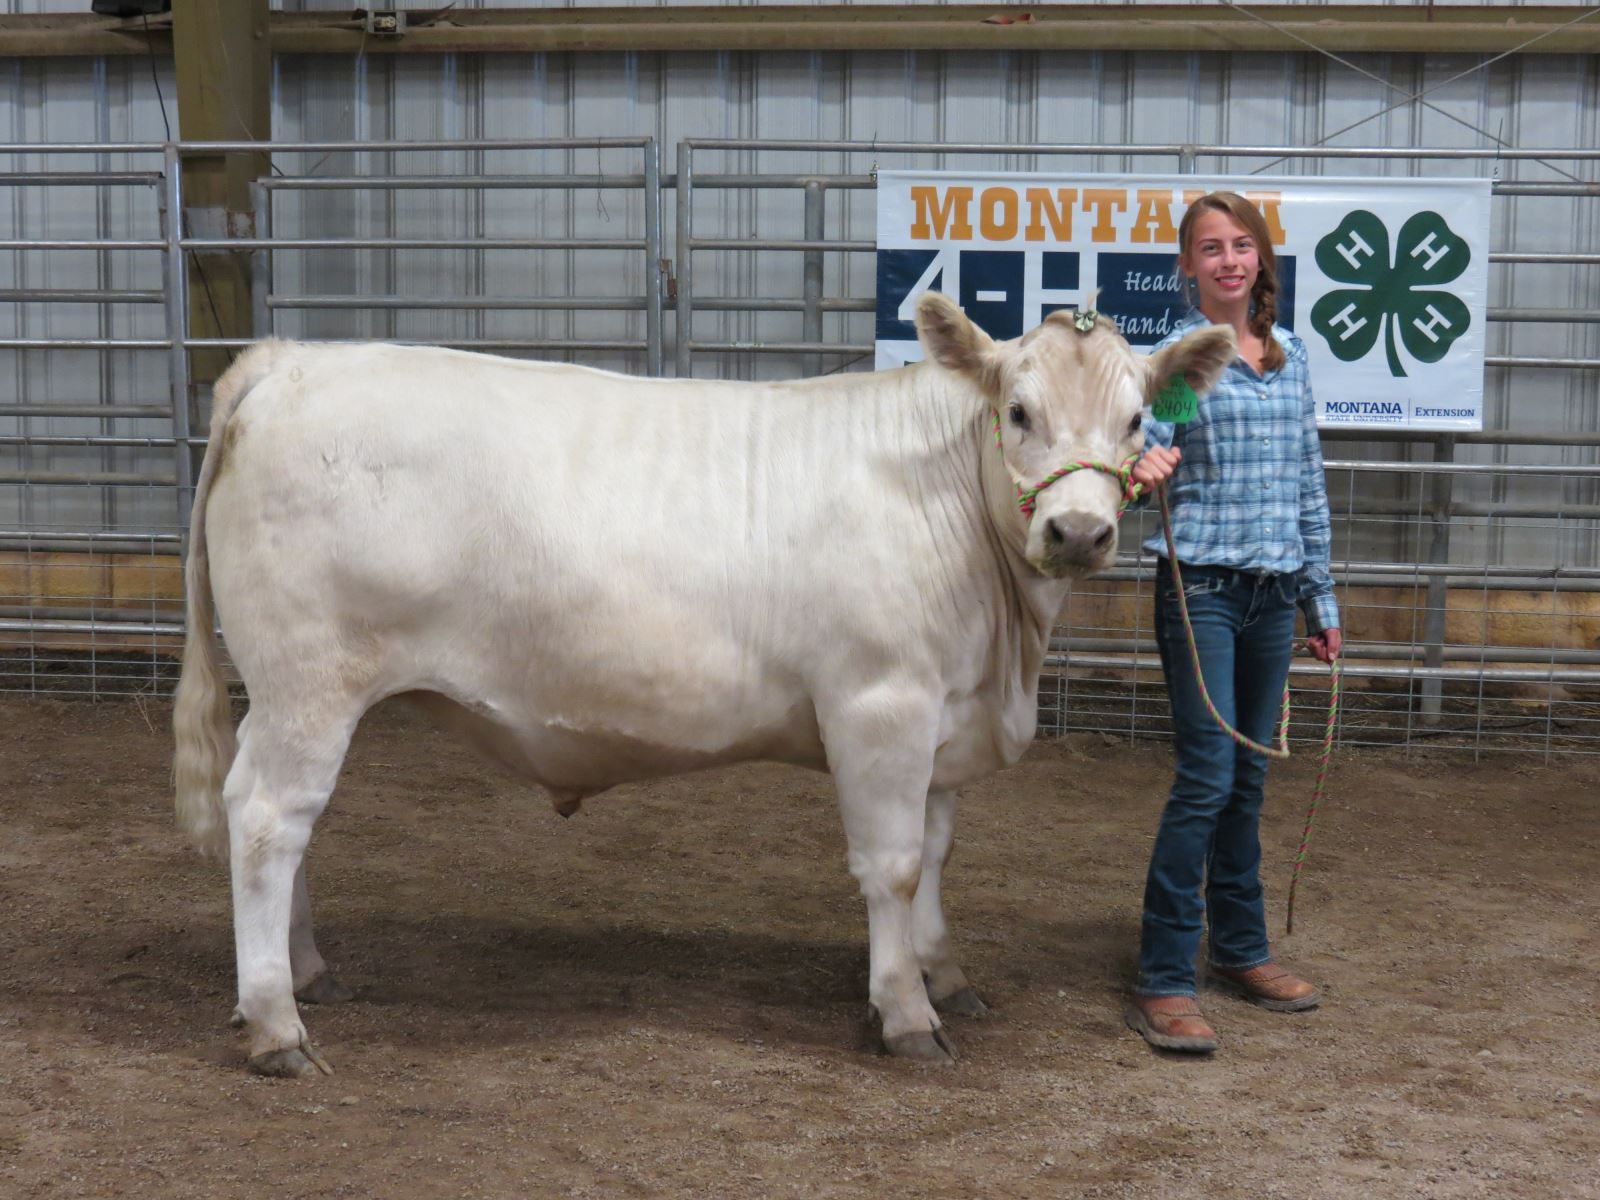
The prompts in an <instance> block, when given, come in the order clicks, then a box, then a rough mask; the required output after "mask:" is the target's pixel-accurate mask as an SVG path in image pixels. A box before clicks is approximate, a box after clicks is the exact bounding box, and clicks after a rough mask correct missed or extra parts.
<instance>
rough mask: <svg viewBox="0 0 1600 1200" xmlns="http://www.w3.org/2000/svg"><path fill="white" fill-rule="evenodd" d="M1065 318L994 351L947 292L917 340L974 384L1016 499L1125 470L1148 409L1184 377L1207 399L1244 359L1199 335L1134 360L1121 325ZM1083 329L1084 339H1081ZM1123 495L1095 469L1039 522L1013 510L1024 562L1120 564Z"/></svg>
mask: <svg viewBox="0 0 1600 1200" xmlns="http://www.w3.org/2000/svg"><path fill="white" fill-rule="evenodd" d="M1075 316H1076V314H1074V313H1070V312H1055V313H1051V314H1050V316H1049V317H1047V318H1046V319H1045V321H1044V323H1043V324H1041V325H1039V326H1038V327H1037V328H1035V329H1033V330H1031V331H1030V332H1028V333H1026V334H1024V335H1023V336H1022V337H1020V338H1017V339H1015V340H1014V341H1009V342H996V341H994V340H993V339H991V338H990V337H989V335H988V334H986V333H984V332H983V330H981V329H979V328H978V327H977V326H976V325H974V324H973V323H972V322H971V321H969V320H967V317H966V314H964V313H963V312H962V311H961V309H960V308H959V307H957V305H956V303H955V302H954V301H953V300H951V299H950V298H949V297H947V296H944V295H941V294H940V293H938V292H928V293H926V294H924V295H923V296H922V297H921V299H920V300H919V301H918V302H917V336H918V337H919V338H920V339H921V341H922V345H923V348H924V349H925V350H926V351H927V355H928V357H929V358H930V359H932V360H933V361H934V362H936V363H938V364H939V365H940V366H941V367H943V368H944V369H945V370H947V371H954V372H956V373H957V374H960V375H962V376H964V377H966V378H967V379H968V380H970V381H971V382H972V383H973V384H975V385H976V386H977V387H978V388H979V390H980V391H982V393H983V394H984V396H985V397H986V398H987V400H988V404H989V408H990V417H989V418H986V420H987V421H988V423H989V425H990V427H991V429H992V424H993V417H995V416H998V418H999V422H1000V448H999V449H998V450H995V449H994V439H993V436H992V434H990V435H989V436H988V439H987V440H988V445H987V447H986V451H985V452H986V453H990V454H993V455H994V456H995V457H996V458H1000V459H1003V460H1004V464H1005V468H1006V472H1008V473H1009V475H1010V478H1011V481H1012V482H1014V483H1015V485H1016V487H1017V488H1021V489H1031V488H1035V487H1037V486H1038V485H1039V484H1040V483H1043V482H1045V481H1046V480H1048V479H1049V478H1050V477H1051V476H1052V475H1055V474H1056V473H1057V472H1059V471H1060V470H1061V469H1062V468H1063V467H1067V466H1070V465H1072V464H1074V463H1080V462H1087V463H1099V464H1103V465H1105V466H1107V467H1110V468H1112V469H1113V470H1115V469H1116V468H1119V467H1121V466H1122V465H1123V464H1124V463H1126V462H1127V461H1128V460H1129V459H1130V458H1132V457H1133V456H1134V455H1136V454H1138V453H1139V452H1140V451H1141V450H1142V449H1143V448H1144V434H1143V431H1142V428H1141V422H1142V416H1143V412H1144V408H1145V406H1146V405H1147V404H1149V403H1150V401H1151V399H1152V397H1153V396H1154V395H1155V393H1156V392H1157V391H1158V390H1160V389H1161V388H1162V387H1163V386H1164V385H1165V384H1166V383H1167V382H1168V381H1169V380H1171V379H1172V378H1173V377H1174V376H1179V375H1181V376H1183V377H1184V378H1185V379H1186V380H1187V381H1188V383H1189V386H1190V387H1192V388H1194V390H1195V392H1196V393H1197V394H1204V393H1205V392H1207V391H1209V390H1210V389H1211V388H1212V387H1213V386H1214V385H1215V384H1216V381H1217V379H1218V378H1219V377H1220V376H1221V375H1222V372H1223V370H1224V369H1225V368H1226V367H1227V365H1228V363H1229V362H1231V361H1232V360H1233V356H1234V333H1233V330H1232V329H1230V328H1228V327H1227V326H1223V325H1212V326H1208V327H1206V328H1203V329H1197V330H1195V332H1193V333H1191V334H1189V335H1188V336H1187V337H1185V338H1184V339H1183V340H1182V341H1180V342H1177V343H1175V344H1174V345H1171V346H1168V347H1167V348H1166V349H1164V350H1162V351H1160V352H1158V353H1156V354H1153V355H1150V356H1149V357H1145V356H1142V355H1138V354H1135V353H1134V352H1133V350H1132V349H1131V348H1130V347H1129V345H1128V343H1127V342H1126V341H1125V340H1123V337H1122V335H1121V334H1120V333H1118V332H1117V327H1116V324H1115V322H1113V321H1112V320H1111V319H1110V318H1108V317H1103V316H1102V317H1100V318H1099V319H1097V320H1095V321H1093V322H1092V323H1090V322H1088V321H1078V322H1075V321H1074V318H1075ZM1080 326H1085V328H1080ZM1122 494H1123V484H1122V482H1121V481H1120V480H1119V479H1118V477H1117V476H1116V475H1115V474H1114V473H1108V472H1106V471H1101V470H1094V469H1087V470H1075V471H1072V472H1070V473H1068V474H1065V475H1062V476H1060V477H1059V478H1058V479H1056V480H1055V482H1053V483H1051V484H1050V485H1049V486H1048V487H1046V488H1045V489H1044V490H1043V491H1042V492H1039V493H1038V495H1037V496H1036V497H1033V499H1032V514H1031V515H1029V514H1028V513H1026V512H1025V511H1023V508H1022V507H1021V506H1019V505H1018V504H1017V503H1016V500H1015V496H1016V490H1015V489H1012V490H1011V491H1010V492H1009V493H1008V495H1007V498H1006V502H1007V504H1008V506H1009V514H1008V519H1009V520H1011V521H1013V522H1014V524H1015V525H1016V527H1017V528H1019V529H1021V530H1022V531H1023V536H1024V543H1023V547H1022V550H1023V555H1024V557H1025V558H1026V559H1027V561H1028V563H1029V564H1030V565H1031V566H1033V567H1034V569H1035V570H1037V571H1039V572H1040V573H1041V574H1043V575H1047V576H1050V577H1051V578H1061V577H1064V576H1068V575H1072V576H1080V575H1087V574H1090V573H1092V572H1094V571H1099V570H1103V569H1104V568H1105V567H1108V566H1110V565H1111V562H1112V560H1113V559H1114V558H1115V557H1116V553H1117V514H1118V512H1119V510H1120V508H1121V504H1122Z"/></svg>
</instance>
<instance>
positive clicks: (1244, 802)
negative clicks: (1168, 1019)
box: [1136, 559, 1295, 996]
mask: <svg viewBox="0 0 1600 1200" xmlns="http://www.w3.org/2000/svg"><path fill="white" fill-rule="evenodd" d="M1182 569H1183V585H1184V595H1185V597H1186V598H1187V599H1188V603H1189V617H1190V621H1191V623H1192V624H1193V626H1194V635H1195V644H1196V645H1197V646H1198V647H1199V651H1200V664H1201V669H1202V670H1203V671H1204V672H1205V681H1206V687H1207V688H1208V689H1209V691H1210V693H1211V701H1212V703H1213V704H1215V705H1216V707H1217V711H1218V712H1220V713H1221V714H1222V715H1223V716H1224V717H1226V718H1227V720H1228V722H1229V723H1230V724H1231V725H1233V726H1234V728H1236V729H1238V730H1239V732H1241V733H1243V734H1245V735H1246V736H1247V737H1250V738H1253V739H1254V740H1256V741H1258V742H1263V743H1267V744H1271V742H1272V741H1273V740H1274V736H1275V734H1276V732H1277V724H1278V718H1279V713H1280V711H1281V708H1280V706H1281V704H1282V701H1283V685H1284V681H1285V680H1286V679H1287V678H1288V675H1289V657H1290V654H1291V653H1292V652H1293V645H1294V612H1295V603H1294V580H1293V577H1292V576H1288V575H1278V576H1274V575H1253V574H1249V573H1246V572H1243V571H1235V570H1232V569H1230V568H1227V567H1207V566H1189V565H1187V564H1184V565H1183V568H1182ZM1155 628H1156V642H1157V645H1158V646H1159V647H1160V649H1161V668H1162V670H1163V671H1164V672H1165V674H1166V677H1167V694H1168V696H1169V697H1170V699H1171V704H1172V728H1173V751H1174V756H1175V758H1176V760H1177V778H1176V779H1175V780H1174V782H1173V785H1172V792H1171V794H1170V795H1169V796H1168V798H1167V806H1166V808H1165V810H1163V812H1162V814H1161V827H1160V830H1159V831H1158V832H1157V834H1156V844H1155V848H1154V850H1153V851H1152V852H1151V855H1150V873H1149V875H1148V877H1147V878H1146V881H1145V892H1144V918H1143V921H1142V923H1141V928H1140V943H1139V983H1138V987H1137V989H1136V990H1137V991H1138V992H1139V993H1140V994H1141V995H1145V996H1192V995H1194V991H1195V955H1196V953H1197V952H1198V950H1199V948H1200V934H1201V925H1202V918H1203V917H1204V916H1206V915H1207V913H1208V912H1209V915H1210V923H1211V950H1210V958H1211V962H1212V963H1213V965H1215V966H1219V967H1241V968H1242V967H1253V966H1257V965H1258V964H1260V963H1264V962H1267V961H1269V960H1270V959H1271V951H1270V950H1269V949H1268V947H1267V921H1266V909H1265V905H1264V904H1263V901H1262V896H1261V870H1260V869H1261V839H1260V821H1261V802H1262V798H1263V787H1264V785H1265V783H1266V778H1267V760H1266V758H1265V757H1264V756H1262V755H1260V754H1258V753H1256V752H1255V751H1253V750H1246V749H1245V748H1244V747H1243V746H1240V745H1238V744H1237V743H1235V742H1234V741H1233V740H1232V739H1231V738H1229V737H1228V735H1227V734H1225V733H1223V732H1222V730H1221V729H1220V728H1218V726H1217V724H1216V722H1215V721H1214V720H1213V719H1212V718H1211V715H1210V714H1209V713H1208V712H1206V708H1205V702H1204V701H1203V700H1201V698H1200V689H1199V687H1198V686H1197V684H1196V681H1195V677H1194V666H1193V663H1192V661H1191V659H1190V656H1189V648H1188V642H1187V640H1186V638H1185V635H1184V631H1183V618H1182V615H1181V614H1180V613H1179V611H1178V601H1177V596H1176V594H1175V592H1174V590H1173V584H1172V571H1171V567H1170V566H1169V565H1168V563H1167V562H1166V560H1165V559H1163V560H1162V561H1161V563H1160V564H1159V567H1158V569H1157V572H1156V619H1155ZM1202 887H1203V888H1204V893H1203V897H1202V890H1201V889H1202Z"/></svg>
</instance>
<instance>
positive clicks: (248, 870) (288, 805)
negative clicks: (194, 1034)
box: [223, 710, 355, 1075]
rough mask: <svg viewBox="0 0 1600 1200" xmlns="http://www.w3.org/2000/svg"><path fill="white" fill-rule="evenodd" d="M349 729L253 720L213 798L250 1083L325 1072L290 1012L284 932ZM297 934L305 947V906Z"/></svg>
mask: <svg viewBox="0 0 1600 1200" xmlns="http://www.w3.org/2000/svg"><path fill="white" fill-rule="evenodd" d="M354 726H355V721H354V719H353V718H352V719H350V720H346V721H341V720H339V719H337V718H331V719H330V718H328V716H327V714H317V715H316V717H315V718H313V717H312V716H311V715H310V714H306V715H305V717H304V719H295V720H293V721H280V720H275V719H274V717H273V716H272V715H268V714H263V713H262V712H260V711H259V710H257V711H256V712H253V713H252V714H251V720H250V722H249V726H248V728H247V729H246V730H245V733H244V737H243V738H242V740H241V741H240V744H239V753H238V756H237V758H236V759H235V760H234V765H233V769H232V770H231V771H229V773H228V781H227V784H226V785H225V786H224V788H223V798H224V800H225V801H226V803H227V807H228V837H229V853H230V859H231V864H232V870H233V937H234V946H235V951H236V954H237V957H238V970H239V1007H238V1017H239V1018H240V1019H241V1020H242V1022H243V1024H244V1026H245V1029H246V1031H247V1033H248V1035H249V1039H250V1069H251V1070H252V1071H255V1072H257V1073H258V1074H263V1075H309V1074H313V1073H315V1072H316V1071H318V1070H321V1071H324V1072H331V1068H329V1067H328V1065H327V1063H326V1062H324V1061H323V1059H322V1056H321V1055H319V1054H318V1053H317V1051H316V1050H315V1049H314V1048H313V1047H312V1045H311V1042H310V1040H309V1039H308V1038H307V1036H306V1029H305V1026H304V1025H303V1024H302V1023H301V1021H300V1014H299V1010H298V1009H297V1008H296V1007H295V1000H294V984H295V982H296V980H295V972H294V969H293V966H292V965H291V962H292V956H291V939H290V930H291V928H292V926H293V925H294V923H295V922H294V918H295V916H296V913H295V908H296V904H295V892H296V884H295V881H296V876H297V875H299V873H300V867H301V862H302V860H303V858H304V855H305V849H306V843H307V842H309V841H310V839H311V828H312V826H313V825H314V824H315V822H316V819H317V817H318V816H319V815H321V813H322V810H323V809H324V808H325V807H326V806H327V803H328V796H329V794H330V793H331V792H332V791H333V784H334V780H335V779H336V778H337V777H338V774H339V766H340V764H341V763H342V762H343V761H344V753H345V749H346V748H347V747H348V745H349V740H350V732H351V730H352V729H353V728H354ZM305 931H306V934H307V938H306V944H309V931H310V905H309V901H307V903H306V907H305ZM301 950H302V953H303V952H304V945H302V947H301ZM314 952H315V951H314V947H313V953H314ZM319 957H320V956H319Z"/></svg>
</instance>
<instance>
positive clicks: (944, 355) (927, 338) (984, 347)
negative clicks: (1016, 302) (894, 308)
mask: <svg viewBox="0 0 1600 1200" xmlns="http://www.w3.org/2000/svg"><path fill="white" fill-rule="evenodd" d="M917 338H918V339H919V340H920V341H921V342H922V348H923V349H924V350H926V351H927V352H928V357H929V358H931V359H933V361H934V362H936V363H938V364H939V365H940V366H941V367H943V368H944V369H945V370H947V371H959V372H960V373H961V374H963V375H971V376H974V377H978V376H981V375H982V374H983V372H984V371H985V370H986V369H987V368H988V366H989V364H990V363H991V362H992V361H993V357H994V341H993V340H992V339H991V338H990V337H989V335H988V334H987V333H985V332H984V331H983V330H981V329H979V328H978V327H977V326H976V325H974V324H973V323H972V322H971V321H969V320H967V314H966V313H964V312H962V311H961V306H960V305H958V304H957V303H956V302H955V301H954V300H952V299H950V297H949V296H946V295H945V294H944V293H943V292H923V293H922V295H921V296H920V297H918V298H917Z"/></svg>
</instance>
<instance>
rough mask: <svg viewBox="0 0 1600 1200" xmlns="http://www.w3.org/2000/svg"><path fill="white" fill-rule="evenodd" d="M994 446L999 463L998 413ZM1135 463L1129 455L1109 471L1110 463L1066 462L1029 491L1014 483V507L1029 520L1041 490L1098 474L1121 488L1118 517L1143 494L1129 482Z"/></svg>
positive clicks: (1001, 445) (1002, 450) (1136, 458)
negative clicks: (1082, 475) (1069, 478)
mask: <svg viewBox="0 0 1600 1200" xmlns="http://www.w3.org/2000/svg"><path fill="white" fill-rule="evenodd" d="M994 444H995V448H996V449H997V450H999V451H1000V454H1001V461H1002V462H1004V461H1005V443H1004V442H1003V441H1001V439H1000V413H999V411H998V410H997V411H996V412H995V414H994ZM1138 461H1139V456H1138V455H1137V454H1130V455H1128V457H1127V458H1126V459H1124V460H1123V462H1122V465H1121V466H1120V467H1113V466H1112V465H1111V464H1110V463H1103V462H1091V461H1089V460H1088V459H1080V460H1079V461H1077V462H1069V463H1068V464H1067V465H1066V466H1064V467H1061V468H1059V469H1058V470H1055V471H1051V472H1050V474H1048V475H1046V476H1045V477H1044V478H1043V479H1041V480H1040V481H1039V482H1038V483H1036V484H1035V485H1034V486H1033V487H1030V488H1025V487H1023V486H1022V484H1020V483H1018V484H1017V485H1016V488H1017V507H1018V508H1020V509H1021V510H1022V515H1023V517H1024V518H1026V519H1028V520H1032V519H1033V510H1034V509H1035V508H1036V507H1037V506H1038V503H1039V493H1040V492H1042V491H1044V490H1045V488H1047V487H1049V486H1050V485H1051V484H1053V483H1059V482H1060V481H1061V480H1063V479H1065V478H1066V477H1067V476H1068V475H1071V474H1072V473H1073V472H1074V471H1100V472H1103V473H1104V474H1106V475H1110V476H1113V477H1114V478H1115V479H1116V481H1117V483H1118V484H1120V485H1121V488H1122V504H1121V505H1120V506H1119V507H1118V509H1117V513H1118V515H1121V513H1122V512H1123V511H1124V510H1125V509H1126V508H1127V507H1128V505H1130V504H1132V503H1133V502H1134V501H1135V500H1137V499H1138V498H1139V497H1140V495H1142V494H1143V492H1144V485H1143V484H1141V483H1135V482H1134V481H1133V464H1134V463H1136V462H1138Z"/></svg>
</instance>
